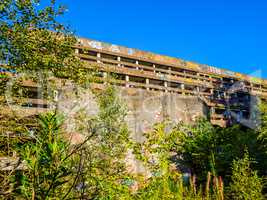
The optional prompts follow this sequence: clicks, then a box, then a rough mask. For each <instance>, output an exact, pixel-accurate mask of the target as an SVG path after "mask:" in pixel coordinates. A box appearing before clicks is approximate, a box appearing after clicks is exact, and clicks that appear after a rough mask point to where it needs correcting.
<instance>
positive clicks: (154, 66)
mask: <svg viewBox="0 0 267 200" xmlns="http://www.w3.org/2000/svg"><path fill="white" fill-rule="evenodd" d="M153 68H154V73H156V70H155V69H156V65H155V64H153Z"/></svg>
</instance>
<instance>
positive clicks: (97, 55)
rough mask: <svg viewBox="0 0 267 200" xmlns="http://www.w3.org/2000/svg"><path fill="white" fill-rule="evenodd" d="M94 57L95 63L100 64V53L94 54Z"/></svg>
mask: <svg viewBox="0 0 267 200" xmlns="http://www.w3.org/2000/svg"><path fill="white" fill-rule="evenodd" d="M96 57H97V63H101V61H100V58H101V53H99V52H98V53H97V54H96Z"/></svg>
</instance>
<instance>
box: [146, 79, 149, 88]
mask: <svg viewBox="0 0 267 200" xmlns="http://www.w3.org/2000/svg"><path fill="white" fill-rule="evenodd" d="M146 85H149V79H148V78H146ZM146 89H147V90H149V87H148V86H147V87H146Z"/></svg>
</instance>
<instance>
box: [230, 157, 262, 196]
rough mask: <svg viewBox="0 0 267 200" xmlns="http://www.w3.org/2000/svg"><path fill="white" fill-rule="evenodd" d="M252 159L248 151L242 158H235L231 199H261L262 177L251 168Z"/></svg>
mask: <svg viewBox="0 0 267 200" xmlns="http://www.w3.org/2000/svg"><path fill="white" fill-rule="evenodd" d="M250 164H251V160H250V159H249V155H248V153H245V155H244V157H243V158H242V159H240V160H234V162H233V167H232V170H233V172H232V176H231V180H232V182H231V183H230V187H229V191H230V199H234V200H250V199H255V200H260V199H264V198H263V195H262V190H263V185H262V179H261V178H259V177H258V175H257V172H256V171H253V170H252V169H251V168H250Z"/></svg>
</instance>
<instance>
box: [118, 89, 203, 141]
mask: <svg viewBox="0 0 267 200" xmlns="http://www.w3.org/2000/svg"><path fill="white" fill-rule="evenodd" d="M119 95H120V96H121V97H122V98H123V99H124V100H125V103H126V104H127V107H128V110H129V112H128V115H127V117H126V120H127V123H128V126H129V128H130V130H131V131H132V134H133V137H134V139H136V140H137V141H139V140H142V136H141V135H140V133H143V132H147V131H149V130H151V128H152V127H153V125H154V124H155V123H159V122H162V121H164V120H170V121H171V122H173V123H174V124H177V123H179V122H181V121H183V122H186V123H191V122H193V121H194V120H195V119H196V118H197V117H199V116H204V115H205V106H204V105H203V103H202V102H201V101H200V100H198V98H197V97H189V96H188V97H186V96H182V95H179V94H176V93H167V92H158V91H148V90H144V89H136V88H120V89H119Z"/></svg>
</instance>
